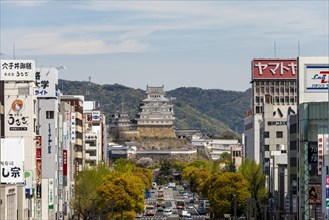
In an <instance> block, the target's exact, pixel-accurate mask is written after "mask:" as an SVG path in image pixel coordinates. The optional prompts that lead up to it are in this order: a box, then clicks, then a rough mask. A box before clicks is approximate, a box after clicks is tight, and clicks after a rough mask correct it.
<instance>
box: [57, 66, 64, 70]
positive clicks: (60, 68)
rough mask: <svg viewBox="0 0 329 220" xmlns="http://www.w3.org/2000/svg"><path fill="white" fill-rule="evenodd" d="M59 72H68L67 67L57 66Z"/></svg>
mask: <svg viewBox="0 0 329 220" xmlns="http://www.w3.org/2000/svg"><path fill="white" fill-rule="evenodd" d="M55 68H56V69H57V70H66V67H65V66H57V67H55Z"/></svg>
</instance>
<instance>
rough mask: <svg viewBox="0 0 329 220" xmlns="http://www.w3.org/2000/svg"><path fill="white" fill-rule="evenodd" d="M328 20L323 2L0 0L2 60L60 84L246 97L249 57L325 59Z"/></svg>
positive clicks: (328, 5) (327, 3) (328, 51)
mask: <svg viewBox="0 0 329 220" xmlns="http://www.w3.org/2000/svg"><path fill="white" fill-rule="evenodd" d="M328 14H329V1H328V0H321V1H313V0H302V1H298V0H288V1H279V0H273V1H266V0H263V1H261V0H258V1H248V0H239V1H237V0H230V1H222V0H217V1H215V0H213V1H201V0H200V1H197V0H194V1H187V0H181V1H175V0H171V1H160V0H154V1H151V0H148V1H139V0H134V1H125V0H121V1H119V0H116V1H110V0H109V1H105V0H102V1H96V0H90V1H87V0H84V1H83V0H80V1H79V0H75V1H69V0H65V1H64V0H56V1H55V0H52V1H47V0H39V1H27V0H25V1H24V0H22V1H18V0H0V31H1V32H0V52H1V54H0V55H1V59H5V60H11V59H14V58H16V59H30V60H31V59H32V60H35V61H36V63H37V67H41V66H43V67H57V66H65V67H66V69H65V70H60V71H59V78H60V79H66V80H77V81H88V80H89V77H90V79H91V81H92V82H94V83H97V84H101V85H104V84H116V83H117V84H121V85H125V86H127V87H131V88H136V89H137V88H139V89H143V90H145V89H146V87H147V85H149V86H162V85H164V87H165V90H167V91H169V90H173V89H176V88H180V87H199V88H202V89H223V90H234V91H245V90H247V89H248V88H250V87H251V84H250V80H251V61H252V59H254V58H296V57H298V56H329V30H328V29H329V15H328Z"/></svg>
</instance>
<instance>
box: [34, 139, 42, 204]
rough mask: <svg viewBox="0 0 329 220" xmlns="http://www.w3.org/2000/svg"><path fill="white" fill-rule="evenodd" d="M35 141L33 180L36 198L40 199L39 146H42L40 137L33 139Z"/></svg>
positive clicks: (40, 169)
mask: <svg viewBox="0 0 329 220" xmlns="http://www.w3.org/2000/svg"><path fill="white" fill-rule="evenodd" d="M35 139H36V146H35V147H36V162H35V166H36V171H35V174H36V175H35V178H36V181H35V182H36V198H37V199H41V182H42V166H41V159H42V153H41V146H42V137H41V136H40V135H38V136H36V137H35Z"/></svg>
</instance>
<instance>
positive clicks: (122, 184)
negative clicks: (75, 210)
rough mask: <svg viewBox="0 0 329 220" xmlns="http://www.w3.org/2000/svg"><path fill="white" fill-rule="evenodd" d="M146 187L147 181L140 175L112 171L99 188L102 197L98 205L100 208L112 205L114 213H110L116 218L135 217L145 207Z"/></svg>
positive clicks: (98, 192) (98, 191)
mask: <svg viewBox="0 0 329 220" xmlns="http://www.w3.org/2000/svg"><path fill="white" fill-rule="evenodd" d="M144 189H145V183H144V182H143V181H142V179H141V178H140V177H139V176H137V175H133V174H132V173H121V172H112V173H110V174H109V175H108V176H106V178H105V181H104V183H103V184H101V185H100V186H99V187H98V188H97V195H98V197H99V198H100V201H99V203H98V206H99V208H100V209H106V208H108V207H109V206H111V210H112V209H113V213H111V214H110V215H113V216H111V217H113V218H115V219H120V218H121V217H122V218H123V219H134V217H135V213H141V212H142V210H143V209H144ZM112 204H113V207H112Z"/></svg>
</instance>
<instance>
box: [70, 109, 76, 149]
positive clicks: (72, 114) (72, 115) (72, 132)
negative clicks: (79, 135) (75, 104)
mask: <svg viewBox="0 0 329 220" xmlns="http://www.w3.org/2000/svg"><path fill="white" fill-rule="evenodd" d="M71 143H73V144H74V143H75V112H72V113H71Z"/></svg>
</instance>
